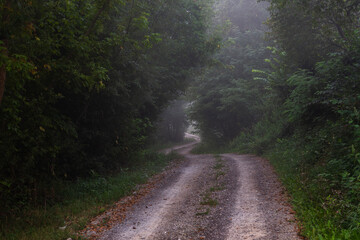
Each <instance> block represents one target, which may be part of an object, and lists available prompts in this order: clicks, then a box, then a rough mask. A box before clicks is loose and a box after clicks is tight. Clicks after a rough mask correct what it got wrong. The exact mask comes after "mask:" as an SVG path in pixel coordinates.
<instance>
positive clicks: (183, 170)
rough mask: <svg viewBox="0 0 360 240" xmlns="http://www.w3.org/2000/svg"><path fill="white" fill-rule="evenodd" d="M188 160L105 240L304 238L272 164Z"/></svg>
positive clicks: (226, 157)
mask: <svg viewBox="0 0 360 240" xmlns="http://www.w3.org/2000/svg"><path fill="white" fill-rule="evenodd" d="M194 145H195V143H190V144H187V145H184V146H182V147H177V148H175V149H173V150H175V151H177V152H179V153H180V154H182V155H184V156H185V160H184V161H183V162H182V163H181V164H179V165H178V166H177V167H176V168H171V169H169V170H167V172H165V174H164V177H163V179H162V180H161V181H160V182H159V183H157V185H156V186H155V188H154V189H153V190H152V191H151V192H150V193H148V194H147V195H146V196H145V197H143V198H142V199H141V200H140V201H139V202H138V203H136V204H135V205H134V206H133V207H132V208H131V209H130V210H129V211H128V213H127V214H126V218H125V219H124V220H123V221H122V222H121V223H119V224H118V225H116V226H115V227H113V228H112V229H110V230H109V231H107V232H105V233H103V234H102V236H101V238H100V239H103V240H137V239H151V240H157V239H169V240H170V239H171V240H173V239H174V240H180V239H187V240H189V239H193V240H195V239H211V240H217V239H229V240H247V239H249V240H250V239H253V240H255V239H257V240H260V239H264V240H269V239H284V240H295V239H301V238H300V237H299V236H298V227H297V224H296V221H295V217H294V212H293V211H292V209H291V207H290V205H289V204H288V202H287V198H286V193H285V190H284V188H283V187H282V185H281V183H280V182H279V180H278V179H277V176H276V174H275V173H274V171H273V169H272V167H271V166H270V164H269V163H268V162H267V161H266V160H265V159H262V158H259V157H255V156H251V155H236V154H223V155H217V156H214V155H205V154H204V155H192V154H190V150H191V149H192V148H193V147H194Z"/></svg>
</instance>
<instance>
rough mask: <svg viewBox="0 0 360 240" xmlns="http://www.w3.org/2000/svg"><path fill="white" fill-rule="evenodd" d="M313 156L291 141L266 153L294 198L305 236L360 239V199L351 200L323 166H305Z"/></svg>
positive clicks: (319, 238)
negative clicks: (305, 159)
mask: <svg viewBox="0 0 360 240" xmlns="http://www.w3.org/2000/svg"><path fill="white" fill-rule="evenodd" d="M311 154H312V151H309V149H306V148H305V149H298V148H296V143H295V142H292V141H281V142H279V143H278V144H277V145H276V147H275V148H274V149H273V150H271V151H270V152H269V153H268V154H267V157H268V158H269V160H270V161H271V163H272V165H273V166H274V167H275V169H276V171H277V173H278V174H279V176H280V178H281V180H282V182H283V183H284V185H285V186H286V188H287V189H288V192H289V193H290V195H291V199H292V205H293V207H294V210H295V211H296V214H297V217H298V218H299V220H300V221H301V224H302V234H303V235H304V236H305V237H307V238H309V239H316V240H328V239H329V240H333V239H334V240H335V239H344V240H345V239H349V240H350V239H351V240H353V239H354V240H355V239H360V222H359V220H360V218H359V216H360V214H359V213H360V211H359V208H358V205H356V203H355V202H358V201H359V199H357V200H356V199H351V196H349V195H348V193H346V192H345V190H343V188H341V187H340V184H341V182H338V181H337V180H336V179H334V177H333V176H332V177H330V176H329V172H327V171H326V168H325V167H324V163H322V162H319V163H317V164H315V165H314V164H311V163H304V157H308V158H311V156H310V155H311ZM338 171H339V172H340V169H338ZM335 185H338V186H335Z"/></svg>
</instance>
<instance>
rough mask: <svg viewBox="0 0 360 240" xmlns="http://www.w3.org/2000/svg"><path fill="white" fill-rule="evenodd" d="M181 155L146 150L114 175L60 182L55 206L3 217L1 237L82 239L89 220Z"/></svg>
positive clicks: (28, 239)
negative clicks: (81, 232) (58, 198)
mask: <svg viewBox="0 0 360 240" xmlns="http://www.w3.org/2000/svg"><path fill="white" fill-rule="evenodd" d="M176 158H179V155H177V154H175V153H171V154H169V155H163V154H158V153H155V152H152V151H144V152H143V153H141V154H140V156H139V157H137V158H136V159H133V163H132V164H131V166H129V168H126V169H122V171H121V172H119V173H118V174H116V175H114V176H111V177H102V176H99V175H97V174H96V173H94V174H93V177H92V178H91V179H86V180H84V179H79V180H78V181H76V182H67V183H65V182H59V184H58V187H57V189H56V191H57V192H58V193H57V194H58V195H60V197H61V199H62V200H61V201H60V202H57V203H54V204H52V205H50V206H49V205H46V204H45V203H44V205H42V206H37V207H33V206H27V207H26V208H25V209H23V210H19V211H18V212H16V213H13V214H12V215H11V216H1V224H0V227H1V235H0V238H1V239H7V240H21V239H24V240H25V239H26V240H32V239H33V240H39V239H44V240H46V239H49V240H56V239H59V240H60V239H67V238H69V237H71V238H72V239H81V238H80V237H79V236H77V235H76V232H77V231H79V230H81V229H83V228H84V226H85V225H86V224H87V223H88V222H89V220H90V219H91V218H92V217H94V216H96V215H98V214H100V213H102V212H104V211H105V210H106V209H107V208H108V207H110V206H111V205H112V204H113V203H114V202H116V201H117V200H119V199H120V198H121V197H124V196H126V195H129V194H131V193H132V191H133V190H134V189H135V187H136V185H138V184H142V183H145V182H146V181H147V180H148V179H149V177H151V176H152V175H154V174H156V173H158V172H160V171H161V170H162V169H164V167H165V166H166V165H167V164H168V163H169V162H170V161H171V160H173V159H176Z"/></svg>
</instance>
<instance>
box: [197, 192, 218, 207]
mask: <svg viewBox="0 0 360 240" xmlns="http://www.w3.org/2000/svg"><path fill="white" fill-rule="evenodd" d="M200 204H201V205H208V206H211V207H215V206H216V205H217V204H218V201H217V200H216V199H213V198H211V196H210V194H209V193H206V194H205V196H204V198H203V200H202V201H201V202H200Z"/></svg>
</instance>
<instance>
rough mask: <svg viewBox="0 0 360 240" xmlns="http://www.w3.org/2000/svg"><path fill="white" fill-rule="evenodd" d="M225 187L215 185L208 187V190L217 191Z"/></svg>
mask: <svg viewBox="0 0 360 240" xmlns="http://www.w3.org/2000/svg"><path fill="white" fill-rule="evenodd" d="M224 189H225V186H223V185H222V186H215V187H211V188H209V191H210V192H217V191H222V190H224Z"/></svg>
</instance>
